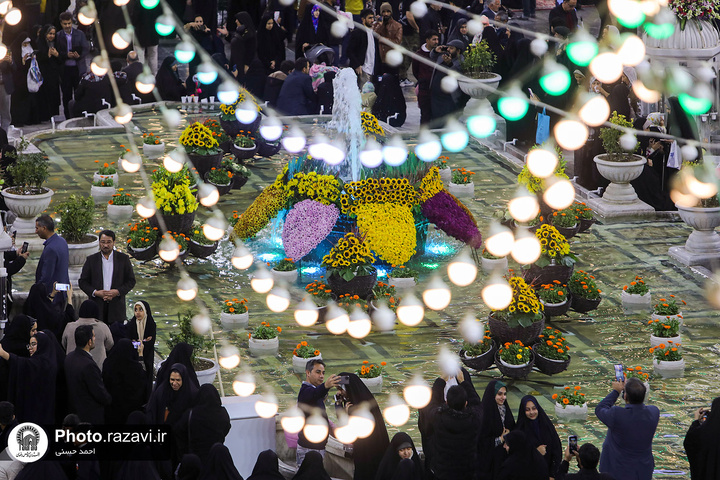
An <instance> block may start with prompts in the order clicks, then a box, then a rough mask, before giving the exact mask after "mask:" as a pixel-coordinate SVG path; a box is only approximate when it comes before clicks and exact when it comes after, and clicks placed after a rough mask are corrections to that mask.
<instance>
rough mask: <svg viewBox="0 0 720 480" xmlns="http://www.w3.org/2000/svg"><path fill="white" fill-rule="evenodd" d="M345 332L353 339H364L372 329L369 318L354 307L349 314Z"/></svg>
mask: <svg viewBox="0 0 720 480" xmlns="http://www.w3.org/2000/svg"><path fill="white" fill-rule="evenodd" d="M349 319H350V321H349V322H348V326H347V332H348V335H350V336H351V337H353V338H365V337H367V335H368V333H370V330H371V329H372V322H371V321H370V316H369V315H368V314H367V313H365V312H364V311H362V310H360V308H358V306H357V305H356V306H355V308H354V309H353V311H352V312H351V313H350V317H349Z"/></svg>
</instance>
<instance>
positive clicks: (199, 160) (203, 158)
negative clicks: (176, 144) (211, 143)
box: [187, 152, 223, 178]
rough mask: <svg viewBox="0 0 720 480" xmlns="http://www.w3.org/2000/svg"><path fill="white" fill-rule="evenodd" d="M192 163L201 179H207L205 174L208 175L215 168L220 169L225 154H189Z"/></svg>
mask: <svg viewBox="0 0 720 480" xmlns="http://www.w3.org/2000/svg"><path fill="white" fill-rule="evenodd" d="M187 156H188V158H189V159H190V163H192V165H193V166H194V167H195V169H196V170H197V172H198V175H200V178H205V174H206V173H208V172H209V171H210V170H212V169H213V167H215V168H218V167H219V166H220V162H222V157H223V154H222V152H221V153H216V154H214V155H196V154H194V153H188V154H187Z"/></svg>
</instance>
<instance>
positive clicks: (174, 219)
mask: <svg viewBox="0 0 720 480" xmlns="http://www.w3.org/2000/svg"><path fill="white" fill-rule="evenodd" d="M158 214H159V212H157V213H155V215H153V216H152V217H150V218H148V223H149V224H150V226H151V227H158V229H160V223H159V222H158V219H157V215H158ZM160 215H162V217H163V220H165V226H166V227H167V229H168V230H169V231H171V232H176V233H188V232H189V231H190V229H191V228H192V224H193V221H195V212H192V213H183V214H182V215H181V214H175V215H170V214H164V213H160Z"/></svg>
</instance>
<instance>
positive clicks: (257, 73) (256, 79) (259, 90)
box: [242, 58, 267, 98]
mask: <svg viewBox="0 0 720 480" xmlns="http://www.w3.org/2000/svg"><path fill="white" fill-rule="evenodd" d="M265 82H267V71H266V70H265V67H263V64H262V62H261V61H260V60H258V59H257V58H256V59H255V60H253V61H252V62H250V68H248V70H247V72H246V73H245V78H244V80H243V82H242V83H243V85H244V86H245V88H246V89H247V91H248V92H250V93H251V94H252V96H253V97H255V98H263V96H264V95H265Z"/></svg>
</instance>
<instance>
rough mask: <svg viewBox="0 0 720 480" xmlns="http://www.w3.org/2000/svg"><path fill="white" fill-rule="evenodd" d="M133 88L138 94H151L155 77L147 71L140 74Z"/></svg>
mask: <svg viewBox="0 0 720 480" xmlns="http://www.w3.org/2000/svg"><path fill="white" fill-rule="evenodd" d="M135 88H137V91H138V92H140V93H142V94H145V95H147V94H149V93H151V92H152V91H153V90H154V89H155V77H154V76H153V75H152V74H151V73H150V71H149V70H148V71H146V72H143V73H141V74H140V75H138V76H137V79H136V80H135Z"/></svg>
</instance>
